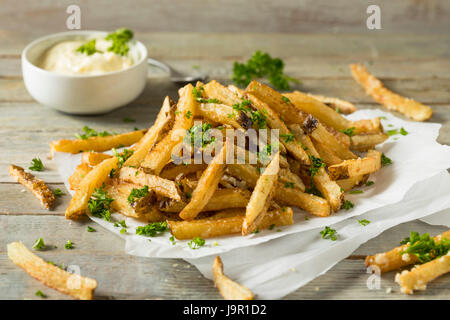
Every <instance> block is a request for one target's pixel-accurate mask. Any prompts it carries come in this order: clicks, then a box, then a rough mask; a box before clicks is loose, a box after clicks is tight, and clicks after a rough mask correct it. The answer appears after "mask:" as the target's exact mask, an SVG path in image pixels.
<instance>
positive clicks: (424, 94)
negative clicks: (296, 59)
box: [0, 74, 450, 104]
mask: <svg viewBox="0 0 450 320" xmlns="http://www.w3.org/2000/svg"><path fill="white" fill-rule="evenodd" d="M291 75H292V76H294V77H298V78H299V79H301V81H302V83H301V84H296V85H294V86H292V90H302V91H308V92H312V93H321V94H324V95H330V96H339V97H341V98H343V99H347V100H349V101H352V102H354V103H371V102H373V99H372V98H371V97H369V96H368V95H366V94H365V92H364V90H363V89H362V88H361V87H360V86H359V85H358V84H357V83H356V82H355V81H354V80H353V79H350V78H348V77H345V78H341V79H329V78H325V79H321V78H304V77H303V78H301V77H300V76H297V75H295V74H291ZM166 80H167V78H149V79H148V81H147V87H146V88H145V89H144V92H143V93H142V94H141V95H140V96H139V97H138V98H137V99H136V101H135V102H134V103H155V102H157V101H159V99H158V98H159V97H163V95H167V94H169V95H172V96H176V94H170V93H171V92H173V93H175V92H176V89H177V88H176V87H175V86H174V85H171V84H170V85H169V84H167V81H166ZM216 80H218V81H220V82H222V83H224V84H228V83H231V80H230V78H229V75H227V76H226V77H224V78H219V77H216ZM163 83H165V84H164V85H163ZM384 83H385V85H386V87H388V88H390V89H391V90H393V91H394V92H397V93H399V94H401V95H404V96H407V97H411V98H414V99H416V100H418V101H420V102H422V103H426V104H437V103H448V102H450V81H449V80H448V79H441V78H422V79H401V80H398V79H394V80H390V79H389V80H385V81H384ZM0 87H1V88H2V90H1V91H0V102H33V101H34V100H33V98H32V97H31V96H30V95H29V93H28V92H27V90H26V88H25V85H24V83H23V81H22V80H21V79H0ZM157 92H158V93H157Z"/></svg>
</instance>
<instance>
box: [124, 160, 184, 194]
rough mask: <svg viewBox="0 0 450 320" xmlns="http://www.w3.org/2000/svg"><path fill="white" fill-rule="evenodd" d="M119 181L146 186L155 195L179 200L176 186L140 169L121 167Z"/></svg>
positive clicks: (172, 182)
mask: <svg viewBox="0 0 450 320" xmlns="http://www.w3.org/2000/svg"><path fill="white" fill-rule="evenodd" d="M119 179H120V180H122V181H126V182H130V183H135V184H138V185H141V186H148V187H149V189H150V190H152V191H154V192H155V193H156V194H157V195H160V196H163V197H168V198H171V199H174V200H176V201H180V200H181V197H180V194H179V192H178V189H177V185H176V183H175V182H174V181H172V180H167V179H164V178H161V177H159V176H156V175H152V174H148V173H145V172H144V171H143V170H142V169H135V168H131V167H123V168H122V169H121V170H120V172H119Z"/></svg>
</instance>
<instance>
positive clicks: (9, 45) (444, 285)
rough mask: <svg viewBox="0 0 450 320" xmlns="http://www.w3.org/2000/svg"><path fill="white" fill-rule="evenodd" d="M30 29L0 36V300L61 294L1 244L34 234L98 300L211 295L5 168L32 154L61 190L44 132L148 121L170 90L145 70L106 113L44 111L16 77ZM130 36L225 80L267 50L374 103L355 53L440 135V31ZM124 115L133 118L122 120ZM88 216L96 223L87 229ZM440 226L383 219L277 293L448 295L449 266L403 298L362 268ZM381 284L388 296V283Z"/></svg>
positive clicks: (445, 70)
mask: <svg viewBox="0 0 450 320" xmlns="http://www.w3.org/2000/svg"><path fill="white" fill-rule="evenodd" d="M32 38H33V37H32V36H30V35H29V34H28V33H25V32H23V33H21V32H14V33H13V32H10V33H9V32H3V33H0V43H2V45H1V46H0V108H1V109H0V110H1V116H0V133H1V136H2V139H1V140H0V150H1V156H0V194H1V196H0V230H1V232H0V299H23V298H31V299H40V298H38V297H36V296H35V295H34V293H35V292H36V290H42V291H43V292H44V293H45V294H47V295H48V296H49V298H52V299H67V298H68V297H67V296H65V295H62V294H60V293H58V292H56V291H54V290H51V289H49V288H46V287H44V286H43V285H42V284H40V283H39V282H38V281H36V280H34V279H32V278H30V277H29V276H28V275H26V274H25V272H24V271H23V270H22V269H20V268H18V267H16V266H15V265H13V264H12V263H11V262H10V261H9V260H8V258H7V255H6V244H7V243H9V242H12V241H22V242H23V243H24V244H25V245H27V246H28V247H31V246H32V244H33V243H34V241H35V240H36V239H37V238H39V237H43V238H44V239H45V242H46V243H47V244H49V245H52V246H53V245H56V246H57V248H55V249H51V250H48V251H44V252H42V253H41V252H40V253H39V255H41V256H42V257H44V258H45V259H46V260H52V261H54V262H56V263H64V264H66V265H69V264H76V265H79V266H80V267H81V270H82V273H83V274H85V275H89V276H92V277H94V278H95V279H97V280H98V283H99V286H98V289H97V290H96V296H97V298H100V299H101V298H108V299H109V298H111V299H156V298H163V299H183V298H194V299H219V298H220V296H219V294H218V292H217V290H216V289H215V288H214V286H213V283H212V282H211V281H210V280H208V279H205V278H204V277H203V276H202V275H201V274H200V273H199V272H198V271H197V270H196V269H195V267H193V266H191V265H189V264H188V263H186V262H184V261H183V260H180V259H145V258H138V257H134V256H130V255H127V254H125V252H124V242H123V241H122V240H121V239H119V238H118V237H115V236H114V235H113V234H111V233H109V232H107V231H106V230H103V229H102V228H101V227H99V226H98V225H94V223H93V222H91V221H85V222H71V221H67V220H65V218H64V210H65V208H66V206H67V204H68V202H69V199H70V197H69V196H68V195H67V194H66V195H64V196H63V197H62V198H60V199H59V200H58V204H57V206H56V208H55V209H54V210H52V211H46V210H43V209H41V207H40V205H39V203H38V201H37V200H36V199H35V198H34V197H33V196H32V195H31V194H30V193H29V192H22V191H23V189H24V188H23V187H22V186H21V185H19V184H17V183H16V182H15V181H14V180H13V179H12V178H11V177H10V176H9V175H8V170H7V168H8V165H9V164H10V163H14V164H17V165H20V166H23V167H28V166H29V163H30V161H31V159H32V158H34V157H40V158H41V159H43V161H44V165H45V167H46V170H45V171H43V172H41V173H38V174H37V176H39V177H41V178H42V179H44V180H45V181H46V182H48V183H49V185H50V186H51V188H53V189H55V188H61V189H63V190H64V185H63V184H62V180H61V178H60V177H59V175H58V173H57V171H56V168H55V164H54V163H53V162H52V161H50V160H48V159H47V157H48V151H49V149H48V144H49V142H50V141H52V140H56V139H62V138H71V137H73V135H74V133H77V132H80V131H81V128H82V127H83V126H84V125H88V126H89V127H91V128H94V129H101V130H108V131H112V130H114V131H116V132H125V131H129V130H132V129H133V128H134V127H135V126H136V127H139V128H146V127H149V126H150V124H151V123H152V122H153V121H154V118H155V113H156V112H157V110H158V109H159V107H160V105H161V102H162V100H163V98H164V96H165V95H170V96H172V97H176V90H177V88H176V87H175V86H174V85H172V84H171V83H169V82H168V80H167V79H166V78H164V77H161V76H158V75H156V74H154V73H151V74H150V75H149V80H148V86H147V88H146V89H145V92H144V93H143V94H142V95H141V96H140V97H139V98H138V99H137V100H136V101H135V102H133V103H132V104H130V105H128V106H125V107H123V108H121V109H119V110H116V111H114V112H112V113H110V114H107V115H104V116H89V117H87V116H86V117H82V116H69V115H65V114H62V113H59V112H56V111H54V110H51V109H48V108H45V107H43V106H41V105H39V104H38V103H36V102H35V101H33V99H32V98H31V97H30V95H29V94H28V93H27V91H26V89H25V87H24V83H23V80H22V76H21V70H20V53H21V50H22V49H23V48H24V46H25V45H26V44H27V43H28V42H29V41H31V40H32ZM137 38H138V39H140V40H142V41H143V42H144V43H145V44H146V45H147V46H148V48H149V52H150V55H151V56H152V57H154V58H157V59H163V60H165V61H166V62H168V63H170V64H171V65H172V66H174V67H175V68H179V69H182V70H184V71H192V69H193V67H194V66H196V65H198V66H200V70H201V71H203V72H205V73H207V74H209V75H210V77H211V78H214V79H217V80H219V81H222V82H229V75H230V73H231V69H232V64H233V61H235V60H245V59H247V58H249V56H250V55H251V53H252V52H253V51H255V50H257V49H260V50H263V51H268V52H270V53H271V54H272V55H273V56H277V57H281V58H283V59H284V61H285V63H286V72H287V73H288V74H289V75H291V76H294V77H298V78H300V79H301V80H302V84H301V85H299V86H298V88H299V89H301V90H303V91H309V92H313V93H321V94H323V95H329V96H337V97H341V98H344V99H348V100H350V101H352V102H354V103H355V104H356V105H357V106H358V107H359V108H378V107H379V106H378V105H377V104H375V103H374V102H373V101H372V99H371V98H370V97H368V96H366V95H365V94H364V92H363V90H362V89H361V88H360V87H359V86H358V85H357V84H356V83H355V82H354V81H353V79H352V78H351V76H350V72H349V68H348V65H349V64H350V63H353V62H365V63H367V65H368V67H369V69H370V70H371V71H373V72H374V73H375V74H376V75H377V76H379V77H380V78H381V79H382V80H383V81H384V82H385V84H386V85H387V86H388V87H389V88H391V89H393V90H394V91H397V92H399V93H401V94H404V95H406V96H409V97H413V98H415V99H417V100H419V101H421V102H423V103H426V104H428V105H430V106H431V107H432V108H433V110H434V115H433V118H432V119H431V121H432V122H439V123H442V124H443V126H442V128H441V131H440V135H439V138H438V142H440V143H442V144H450V81H449V78H450V46H449V43H450V36H448V35H393V34H390V35H386V34H373V35H371V36H370V37H367V36H366V35H345V34H344V35H342V34H341V35H339V36H338V35H330V34H315V35H312V34H295V33H291V34H257V33H253V34H245V33H240V34H230V33H208V34H204V33H138V34H137ZM397 116H398V115H397ZM125 117H130V118H133V119H136V120H137V121H136V123H124V122H123V118H125ZM411 174H414V173H411ZM447 212H448V213H449V214H450V210H447ZM87 225H91V226H94V227H95V228H96V229H97V230H98V232H96V233H89V232H86V226H87ZM445 229H446V228H444V227H439V226H429V225H427V224H425V223H423V222H420V221H413V222H409V223H405V224H402V225H399V226H397V227H395V228H392V229H390V230H388V231H386V232H384V233H382V234H381V235H380V236H378V237H377V238H375V239H372V240H371V241H369V242H367V243H366V244H364V245H362V246H361V247H360V248H358V249H357V250H356V251H355V252H354V253H353V254H352V255H351V256H350V257H348V258H347V259H344V260H343V261H341V262H339V263H338V264H337V265H336V266H334V267H333V268H332V269H331V270H330V271H328V272H327V273H326V274H325V275H322V276H320V277H318V278H317V279H315V280H313V281H312V282H310V283H309V284H307V285H306V286H304V287H302V288H300V289H298V290H297V291H295V292H293V293H291V294H290V295H288V296H287V297H286V299H430V298H433V299H441V298H443V299H448V298H449V297H450V281H449V280H450V275H446V276H444V277H441V278H440V279H438V280H436V281H434V282H433V283H432V284H430V285H429V287H428V289H427V291H425V292H419V293H417V294H415V295H414V296H405V295H403V294H401V293H399V290H398V287H397V285H396V284H395V283H394V281H393V280H394V279H393V278H394V273H392V272H391V273H388V274H385V275H383V276H382V283H381V289H380V290H368V289H367V287H366V281H367V278H368V276H369V275H368V274H367V273H366V270H365V267H364V264H363V259H364V256H365V255H367V254H373V253H375V252H380V251H385V250H387V249H390V248H392V247H393V246H395V245H396V244H398V242H399V241H400V240H401V239H402V238H403V237H404V236H406V235H407V234H409V231H410V230H416V231H419V232H421V233H422V232H429V233H431V234H438V233H441V232H442V231H444V230H445ZM69 239H70V240H72V242H74V243H75V249H74V250H65V249H64V243H65V242H66V241H67V240H69ZM388 288H392V292H391V293H387V292H386V290H387V289H388Z"/></svg>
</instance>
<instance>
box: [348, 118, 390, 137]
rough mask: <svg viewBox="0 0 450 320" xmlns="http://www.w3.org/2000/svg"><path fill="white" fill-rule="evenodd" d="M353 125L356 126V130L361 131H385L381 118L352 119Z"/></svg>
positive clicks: (356, 131)
mask: <svg viewBox="0 0 450 320" xmlns="http://www.w3.org/2000/svg"><path fill="white" fill-rule="evenodd" d="M351 125H352V127H354V128H355V129H354V132H355V133H357V134H359V133H383V125H382V124H381V119H380V118H379V117H378V118H373V119H364V120H357V121H352V124H351Z"/></svg>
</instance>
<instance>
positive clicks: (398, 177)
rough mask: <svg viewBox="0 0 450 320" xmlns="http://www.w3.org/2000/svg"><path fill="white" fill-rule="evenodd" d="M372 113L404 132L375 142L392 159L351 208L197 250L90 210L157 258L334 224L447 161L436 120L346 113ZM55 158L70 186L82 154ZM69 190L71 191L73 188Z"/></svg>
mask: <svg viewBox="0 0 450 320" xmlns="http://www.w3.org/2000/svg"><path fill="white" fill-rule="evenodd" d="M374 117H382V119H383V120H382V122H383V125H384V127H385V129H386V130H392V129H398V130H400V128H404V129H405V130H406V131H407V132H408V134H407V135H405V136H404V135H401V134H397V135H393V136H391V137H390V138H389V139H388V140H387V141H386V142H384V143H383V144H382V145H380V146H378V147H377V149H378V150H380V151H382V152H384V153H385V154H386V155H387V156H388V157H390V158H391V159H392V161H393V164H392V165H390V166H386V167H384V168H382V170H380V171H379V172H377V173H375V174H373V175H371V177H370V180H372V181H374V182H375V183H374V184H373V185H372V186H369V187H361V188H359V189H361V190H363V191H364V193H363V194H357V195H351V194H347V195H346V199H348V200H350V201H352V202H353V203H354V205H355V206H354V208H353V209H351V210H348V211H346V210H341V211H340V212H338V213H334V214H332V215H331V216H330V217H326V218H320V217H314V216H311V215H307V214H306V213H305V212H304V211H302V210H299V209H295V210H294V224H293V225H291V226H284V227H280V228H278V227H277V228H275V229H274V230H263V231H261V232H260V233H258V234H251V235H249V236H247V237H242V236H241V235H239V234H238V235H230V236H225V237H219V238H211V239H207V241H206V244H205V245H204V246H203V247H202V248H201V249H197V250H193V249H191V248H190V247H189V246H188V241H182V240H177V241H176V242H175V244H174V243H173V242H171V241H170V240H169V237H170V234H169V233H166V234H163V235H161V236H157V237H153V238H151V239H150V238H147V237H143V236H139V235H136V233H135V228H136V227H137V226H140V225H143V223H142V222H139V221H137V220H135V219H133V218H126V219H125V220H126V224H127V225H128V227H129V228H128V231H127V232H126V233H125V234H121V233H120V230H121V228H117V227H114V226H113V224H112V223H109V222H107V221H104V220H102V219H100V218H97V217H92V216H91V217H90V218H91V219H92V220H94V221H95V222H97V223H99V224H100V225H102V226H103V227H105V228H107V229H108V230H110V231H111V232H114V233H115V234H117V235H118V236H120V237H122V238H124V239H125V241H126V245H125V251H126V252H127V253H128V254H132V255H136V256H144V257H159V258H183V259H192V258H201V257H205V256H211V255H217V254H223V253H225V252H228V251H230V250H233V249H237V248H243V247H248V246H256V245H260V244H263V243H266V242H268V241H270V240H274V239H277V238H281V237H285V236H287V235H292V234H296V233H302V234H303V233H305V232H307V231H310V230H316V229H320V228H324V227H325V226H330V225H335V224H337V223H339V222H342V221H345V220H347V219H351V218H354V217H357V216H360V215H362V214H365V213H367V212H370V211H373V210H375V209H377V208H381V207H385V206H388V205H391V204H395V203H398V202H399V201H401V200H402V199H403V197H404V196H405V194H406V192H407V191H408V190H409V189H410V188H411V187H412V186H413V185H414V184H415V183H416V182H418V181H422V180H424V179H427V178H429V177H431V176H434V175H436V174H438V173H439V172H442V171H443V170H445V169H447V168H448V167H450V147H449V146H443V145H440V144H439V143H437V142H436V138H437V136H438V134H439V128H440V126H441V125H440V124H433V123H418V122H409V121H405V120H402V119H399V118H397V117H395V116H393V115H392V114H390V113H387V112H384V111H381V110H360V111H357V112H355V113H353V114H352V115H350V116H349V118H350V119H352V120H357V119H370V118H374ZM54 161H55V162H56V165H57V168H58V171H59V173H60V175H61V176H62V178H63V181H64V182H65V185H66V187H67V189H68V190H69V186H68V178H69V176H70V175H71V174H72V173H73V171H74V169H75V167H76V166H77V165H78V164H79V163H80V161H81V157H80V155H79V154H78V155H72V154H67V153H55V155H54ZM435 191H436V190H435V188H433V187H431V188H429V189H428V190H426V192H427V193H431V194H434V193H435ZM71 193H72V194H73V192H71ZM306 216H308V218H309V219H308V220H305V217H306ZM113 217H117V220H122V219H123V218H124V217H123V216H121V215H118V214H117V215H113ZM398 223H401V222H398ZM278 229H280V231H279V232H277V231H278ZM314 232H315V231H314ZM149 240H151V241H149ZM215 242H217V244H216V243H215ZM271 243H272V241H270V242H269V243H268V244H266V245H271ZM274 248H275V247H274ZM275 251H276V250H275Z"/></svg>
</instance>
